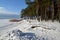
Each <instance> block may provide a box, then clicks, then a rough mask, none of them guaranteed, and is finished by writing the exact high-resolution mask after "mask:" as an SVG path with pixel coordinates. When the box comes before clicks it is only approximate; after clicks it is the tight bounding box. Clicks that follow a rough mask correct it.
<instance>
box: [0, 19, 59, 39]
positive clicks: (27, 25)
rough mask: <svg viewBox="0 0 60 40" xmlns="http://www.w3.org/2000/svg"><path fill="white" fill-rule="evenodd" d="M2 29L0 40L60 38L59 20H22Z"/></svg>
mask: <svg viewBox="0 0 60 40" xmlns="http://www.w3.org/2000/svg"><path fill="white" fill-rule="evenodd" d="M32 26H33V27H34V28H32ZM0 30H2V31H0V40H60V23H59V22H58V21H54V22H51V21H46V22H45V21H41V22H38V21H37V20H22V21H20V22H17V23H11V24H10V25H8V27H4V28H2V29H1V28H0Z"/></svg>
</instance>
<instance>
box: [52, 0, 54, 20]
mask: <svg viewBox="0 0 60 40" xmlns="http://www.w3.org/2000/svg"><path fill="white" fill-rule="evenodd" d="M52 21H54V2H53V1H52Z"/></svg>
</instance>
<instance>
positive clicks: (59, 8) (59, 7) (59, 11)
mask: <svg viewBox="0 0 60 40" xmlns="http://www.w3.org/2000/svg"><path fill="white" fill-rule="evenodd" d="M58 15H59V22H60V5H59V4H58Z"/></svg>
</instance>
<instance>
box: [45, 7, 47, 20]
mask: <svg viewBox="0 0 60 40" xmlns="http://www.w3.org/2000/svg"><path fill="white" fill-rule="evenodd" d="M46 9H47V8H46V7H45V21H47V14H46Z"/></svg>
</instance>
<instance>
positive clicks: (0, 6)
mask: <svg viewBox="0 0 60 40" xmlns="http://www.w3.org/2000/svg"><path fill="white" fill-rule="evenodd" d="M26 6H27V5H26V3H25V0H0V14H20V13H21V9H24V8H26Z"/></svg>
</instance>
